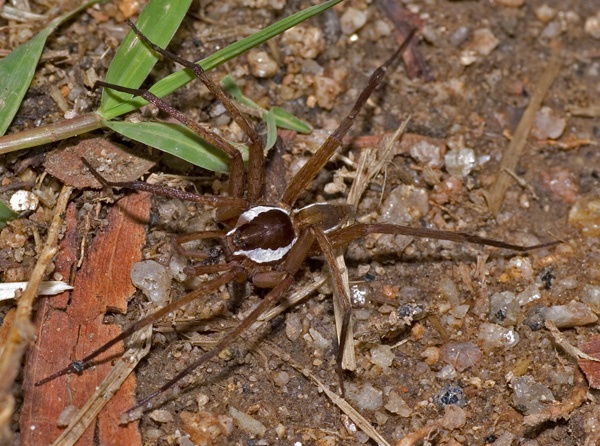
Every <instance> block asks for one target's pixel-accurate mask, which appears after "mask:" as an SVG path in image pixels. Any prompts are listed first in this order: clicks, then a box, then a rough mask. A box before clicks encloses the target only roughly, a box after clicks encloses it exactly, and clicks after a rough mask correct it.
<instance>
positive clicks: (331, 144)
mask: <svg viewBox="0 0 600 446" xmlns="http://www.w3.org/2000/svg"><path fill="white" fill-rule="evenodd" d="M415 32H416V29H413V30H412V31H411V32H410V34H409V35H408V37H407V38H406V40H405V41H404V42H403V43H402V45H400V48H398V49H397V50H396V51H395V52H394V54H392V57H390V58H389V59H388V60H386V61H385V62H384V63H383V65H381V66H380V67H379V68H377V69H376V70H375V71H374V72H373V74H371V76H370V77H369V81H368V83H367V86H366V87H365V89H364V90H363V91H362V92H361V93H360V95H359V96H358V99H357V100H356V102H355V103H354V106H353V107H352V110H351V111H350V113H349V114H348V116H346V117H345V118H344V120H343V121H342V122H341V123H340V125H339V126H338V128H337V129H335V130H334V131H333V133H332V134H331V135H329V137H328V138H327V139H326V140H325V142H324V143H323V145H322V146H321V147H319V150H317V152H316V153H315V154H314V155H313V156H312V157H310V159H309V160H308V161H307V162H306V164H304V165H303V166H302V168H301V169H300V170H299V171H298V173H297V174H296V175H295V176H294V178H293V179H292V181H291V182H290V184H288V186H287V188H286V190H285V192H284V193H283V197H282V198H281V201H283V202H284V203H286V204H287V205H289V206H293V204H294V203H295V202H296V200H297V199H298V197H299V196H300V194H301V193H302V192H303V191H304V189H306V188H307V187H308V185H309V184H310V182H311V181H312V180H313V179H314V177H315V176H316V175H317V174H318V173H319V172H320V171H321V170H322V169H323V167H325V164H327V162H328V161H329V159H330V158H331V157H332V156H333V154H334V153H335V151H336V150H337V148H338V147H340V146H341V145H342V140H343V138H344V136H346V133H348V131H349V130H350V128H351V127H352V125H354V121H355V120H356V116H357V115H358V112H359V111H360V110H361V109H362V107H363V106H364V105H365V102H367V100H368V99H369V97H370V96H371V94H372V93H373V91H374V90H375V88H377V86H378V85H379V84H380V83H381V80H382V79H383V77H384V76H385V73H386V72H387V70H388V68H389V67H390V66H391V65H392V64H394V63H395V62H396V61H397V60H398V59H399V58H400V56H401V55H402V53H403V52H404V51H405V50H406V47H407V46H408V44H409V43H410V41H411V40H412V38H413V36H414V34H415Z"/></svg>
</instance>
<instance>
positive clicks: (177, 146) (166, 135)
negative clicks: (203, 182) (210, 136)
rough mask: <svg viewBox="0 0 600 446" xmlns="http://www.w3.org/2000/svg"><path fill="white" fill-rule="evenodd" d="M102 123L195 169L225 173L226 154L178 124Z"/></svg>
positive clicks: (227, 164)
mask: <svg viewBox="0 0 600 446" xmlns="http://www.w3.org/2000/svg"><path fill="white" fill-rule="evenodd" d="M105 124H106V126H107V127H108V128H110V129H112V130H114V131H115V132H117V133H120V134H121V135H124V136H126V137H128V138H130V139H133V140H134V141H138V142H141V143H142V144H146V145H148V146H150V147H154V148H156V149H159V150H161V151H163V152H166V153H170V154H171V155H174V156H176V157H178V158H181V159H184V160H186V161H188V162H190V163H192V164H194V165H196V166H200V167H203V168H205V169H207V170H211V171H213V172H221V173H226V172H228V171H229V160H228V159H227V155H225V154H224V153H223V152H222V151H221V150H219V149H217V148H216V147H214V146H212V145H210V144H208V143H207V142H206V141H204V140H203V139H202V138H200V137H199V136H198V135H196V134H195V133H194V132H192V131H191V130H190V129H188V128H187V127H185V126H183V125H181V124H175V123H166V122H136V123H133V122H126V121H107V122H105Z"/></svg>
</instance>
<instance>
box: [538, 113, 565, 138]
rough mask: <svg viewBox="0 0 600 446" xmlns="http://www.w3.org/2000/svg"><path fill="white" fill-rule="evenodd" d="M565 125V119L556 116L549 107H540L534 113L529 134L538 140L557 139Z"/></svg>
mask: <svg viewBox="0 0 600 446" xmlns="http://www.w3.org/2000/svg"><path fill="white" fill-rule="evenodd" d="M566 126H567V120H566V119H564V118H562V117H560V116H558V115H557V113H556V112H555V111H554V110H553V109H552V108H550V107H542V108H541V110H539V111H538V112H537V113H536V114H535V118H534V119H533V124H532V127H531V136H533V137H534V138H536V139H539V140H547V139H558V138H560V135H562V134H563V132H564V131H565V128H566Z"/></svg>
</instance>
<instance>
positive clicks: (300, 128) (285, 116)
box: [221, 74, 312, 148]
mask: <svg viewBox="0 0 600 446" xmlns="http://www.w3.org/2000/svg"><path fill="white" fill-rule="evenodd" d="M221 86H222V87H223V89H224V90H225V91H226V92H227V93H229V94H230V95H231V97H232V98H233V99H235V100H236V101H237V102H239V103H240V104H244V105H247V106H248V107H252V108H254V109H256V110H260V111H261V112H262V118H263V120H265V121H266V119H267V118H266V117H265V114H266V113H267V110H265V109H264V108H262V107H261V106H260V105H258V104H257V103H256V102H254V101H253V100H252V99H250V98H249V97H247V96H244V94H243V93H242V90H240V87H238V85H237V84H236V83H235V80H234V79H233V77H231V76H230V75H229V74H228V75H227V76H225V77H224V78H223V79H221ZM269 111H270V112H271V113H272V116H273V119H274V120H275V124H276V125H277V127H279V128H282V129H288V130H294V131H296V132H299V133H310V132H311V131H312V127H311V126H310V124H308V123H306V122H304V121H302V120H301V119H299V118H296V117H295V116H294V115H292V114H291V113H289V112H287V111H285V110H284V109H283V108H279V107H271V108H270V110H269ZM267 124H268V123H267ZM269 148H270V147H269Z"/></svg>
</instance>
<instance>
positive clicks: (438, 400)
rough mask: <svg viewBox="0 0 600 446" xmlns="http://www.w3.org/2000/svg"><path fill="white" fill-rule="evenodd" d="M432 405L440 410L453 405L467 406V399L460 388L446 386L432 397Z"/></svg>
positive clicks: (450, 385)
mask: <svg viewBox="0 0 600 446" xmlns="http://www.w3.org/2000/svg"><path fill="white" fill-rule="evenodd" d="M433 403H434V404H435V405H436V406H438V407H439V408H440V409H442V408H444V407H446V406H450V405H452V404H455V405H457V406H459V407H464V406H466V405H467V397H466V396H465V392H464V390H463V389H462V387H460V386H455V385H452V384H446V385H445V386H444V387H443V388H442V389H441V390H440V391H439V392H438V394H437V395H435V396H434V397H433Z"/></svg>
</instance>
